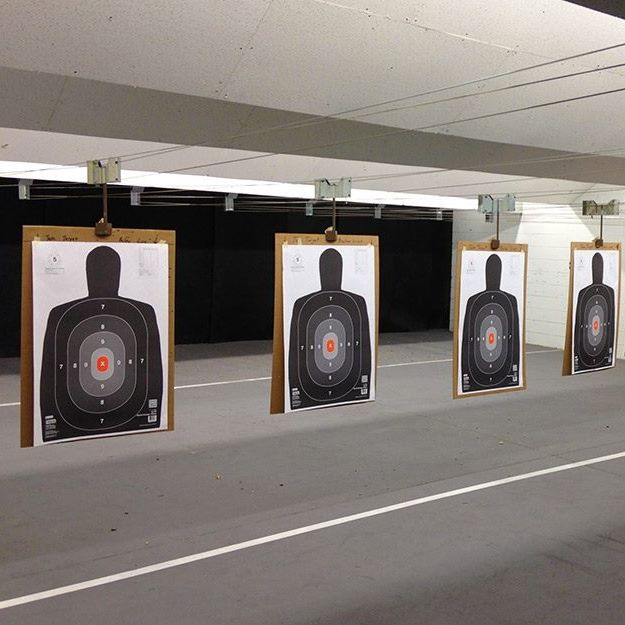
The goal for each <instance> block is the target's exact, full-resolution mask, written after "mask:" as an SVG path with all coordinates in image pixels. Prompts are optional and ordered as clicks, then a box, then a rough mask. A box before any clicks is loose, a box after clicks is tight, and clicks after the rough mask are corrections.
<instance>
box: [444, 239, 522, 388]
mask: <svg viewBox="0 0 625 625" xmlns="http://www.w3.org/2000/svg"><path fill="white" fill-rule="evenodd" d="M464 252H484V253H486V254H484V256H487V257H488V258H490V256H492V255H493V254H494V255H499V254H506V253H509V252H517V253H521V255H522V256H521V258H522V266H521V267H519V268H518V272H519V278H520V280H519V281H518V287H519V289H518V293H517V295H518V297H516V298H510V297H509V296H510V294H509V293H505V292H504V293H503V295H504V296H506V297H502V302H501V304H503V306H504V308H505V307H506V306H507V305H508V304H507V301H508V300H512V301H514V299H516V304H517V306H516V308H517V316H518V327H519V330H520V334H521V336H520V337H519V341H518V363H519V370H520V371H519V374H520V375H519V379H518V382H517V383H516V384H515V385H510V386H502V387H497V388H492V389H485V390H469V391H464V392H462V391H460V390H459V380H460V379H461V365H462V362H461V360H462V345H461V341H462V335H463V332H464V329H463V328H464V323H465V315H464V314H463V309H464V308H465V305H466V306H467V308H468V303H469V302H470V300H468V301H467V302H462V301H461V297H462V293H463V289H462V286H463V279H464V280H467V278H464V276H463V273H462V267H463V254H464ZM467 258H468V256H467ZM486 272H487V275H488V266H487V267H486ZM499 272H500V273H499V278H497V282H499V279H500V278H501V264H500V268H499ZM521 272H522V273H521ZM487 279H488V278H487V277H486V278H485V277H484V274H483V273H480V272H479V271H478V270H477V269H476V274H475V280H476V283H477V282H481V286H480V288H479V289H475V296H476V297H477V296H478V295H479V291H480V290H481V289H483V288H484V286H486V289H485V290H484V291H483V293H484V292H486V290H488V288H489V287H488V284H487V283H485V280H487ZM497 289H499V286H497ZM521 291H522V292H521ZM454 293H455V297H454V337H453V374H452V396H453V398H454V399H461V398H465V397H473V396H482V395H492V394H496V393H505V392H511V391H522V390H525V389H526V388H527V384H526V379H527V376H526V367H525V363H526V358H525V344H526V340H525V336H526V334H525V319H526V314H525V311H526V301H527V245H526V244H524V243H501V244H500V246H499V248H498V249H497V250H493V249H492V248H491V242H490V241H486V242H475V241H459V242H458V247H457V253H456V267H455V289H454ZM491 299H492V298H491ZM519 303H522V314H519V311H518V307H519V306H518V304H519ZM475 305H476V306H477V305H478V300H476V301H475ZM512 309H514V306H512ZM466 313H467V314H469V312H468V310H467V311H466ZM490 313H492V311H490V310H489V311H487V315H488V314H490ZM461 315H462V318H461ZM496 316H497V315H496V313H495V317H493V319H492V324H491V323H490V322H489V321H488V319H486V318H485V319H484V323H485V324H486V325H485V326H484V327H485V328H487V329H488V334H489V336H488V339H487V340H489V341H491V342H492V343H491V345H490V346H489V347H490V348H492V349H493V350H494V352H493V353H494V358H495V360H496V359H497V351H496V350H497V349H501V350H504V349H508V348H507V346H505V344H502V346H501V348H499V344H500V343H501V328H499V321H498V320H497V319H496ZM491 325H492V326H493V328H491V327H490V326H491ZM480 327H481V326H480ZM497 330H499V331H497ZM487 353H488V352H487Z"/></svg>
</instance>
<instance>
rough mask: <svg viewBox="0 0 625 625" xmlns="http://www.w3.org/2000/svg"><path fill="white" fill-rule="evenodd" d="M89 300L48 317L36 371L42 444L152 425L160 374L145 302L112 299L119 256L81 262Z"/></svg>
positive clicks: (103, 252) (102, 250) (152, 319)
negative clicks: (39, 381) (38, 383)
mask: <svg viewBox="0 0 625 625" xmlns="http://www.w3.org/2000/svg"><path fill="white" fill-rule="evenodd" d="M86 271H87V282H88V287H89V295H88V296H87V297H85V298H83V299H80V300H75V301H72V302H67V303H66V304H62V305H60V306H57V307H56V308H54V309H53V310H52V311H51V312H50V315H49V317H48V323H47V329H46V334H45V338H44V345H43V359H42V370H41V397H40V402H41V419H42V424H41V425H42V437H43V440H44V442H47V441H54V440H60V439H65V438H74V437H80V436H93V435H97V434H107V433H113V432H125V431H134V430H141V429H150V428H158V427H160V423H161V408H162V406H161V403H162V395H163V370H162V360H161V350H160V337H159V331H158V325H157V321H156V315H155V313H154V309H153V308H152V306H150V305H149V304H146V303H144V302H139V301H135V300H132V299H129V298H124V297H120V296H119V295H118V288H119V278H120V271H121V259H120V257H119V254H117V252H115V250H113V249H112V248H111V247H108V246H99V247H96V248H95V249H93V250H92V251H91V252H90V253H89V254H88V256H87V261H86Z"/></svg>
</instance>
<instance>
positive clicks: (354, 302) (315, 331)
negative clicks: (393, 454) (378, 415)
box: [285, 246, 373, 410]
mask: <svg viewBox="0 0 625 625" xmlns="http://www.w3.org/2000/svg"><path fill="white" fill-rule="evenodd" d="M302 247H303V251H302V253H301V254H299V253H295V255H294V256H293V258H292V259H291V268H292V270H293V272H294V275H297V274H298V272H300V269H304V270H305V269H306V268H309V267H300V265H301V264H302V263H304V264H306V262H307V261H303V255H304V253H305V251H310V250H306V249H305V248H306V246H302ZM308 247H309V248H310V247H313V246H308ZM314 247H319V246H314ZM346 247H348V246H346ZM356 257H357V255H356ZM318 259H319V260H318V272H319V278H320V283H321V289H320V290H319V291H316V292H313V293H309V294H307V295H305V296H303V297H299V298H298V299H297V300H296V301H295V303H294V305H293V308H292V311H291V315H290V320H291V321H290V328H289V343H288V350H287V353H288V390H287V392H288V405H289V406H290V409H291V410H298V409H304V408H314V407H320V406H327V405H332V404H338V403H348V402H354V401H363V400H368V399H372V398H373V393H372V379H371V374H372V371H371V368H372V362H373V356H372V346H371V343H372V341H371V336H370V320H369V313H368V311H367V302H366V300H365V298H364V297H363V296H362V295H359V294H357V293H353V292H349V291H346V290H343V289H342V288H341V287H342V280H343V272H344V267H343V256H342V255H341V251H339V249H337V248H334V247H332V248H327V249H325V250H324V251H323V252H322V253H321V255H320V256H318ZM310 269H313V268H312V267H310ZM287 270H288V269H287ZM357 270H358V266H357V265H356V271H357ZM314 271H315V273H316V272H317V267H316V263H315V267H314ZM368 271H369V272H373V263H372V262H371V263H369V265H368ZM300 275H301V272H300ZM371 275H372V274H371ZM285 290H286V289H285Z"/></svg>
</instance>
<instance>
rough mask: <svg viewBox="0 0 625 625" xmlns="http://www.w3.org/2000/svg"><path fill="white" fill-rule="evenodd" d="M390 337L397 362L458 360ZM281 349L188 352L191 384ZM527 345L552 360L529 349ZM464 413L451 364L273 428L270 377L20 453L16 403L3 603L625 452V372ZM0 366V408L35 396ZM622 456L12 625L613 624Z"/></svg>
mask: <svg viewBox="0 0 625 625" xmlns="http://www.w3.org/2000/svg"><path fill="white" fill-rule="evenodd" d="M449 338H450V337H449V335H448V334H447V333H442V332H441V333H428V334H414V335H387V336H385V337H383V341H382V343H383V344H382V346H381V350H380V364H382V365H388V364H397V363H406V362H413V361H428V360H445V359H448V358H450V353H451V343H450V340H449ZM269 349H270V346H269V344H268V343H245V344H229V345H213V346H184V347H180V348H179V349H178V353H177V360H178V362H177V369H176V370H177V378H176V384H177V385H184V384H195V383H202V382H213V381H229V380H237V379H241V378H254V377H263V376H268V375H269V368H270V355H269ZM528 349H529V351H530V352H531V351H534V350H539V349H540V348H535V347H534V348H533V347H529V348H528ZM561 358H562V354H561V353H560V352H553V351H552V352H544V351H541V352H540V353H534V354H531V355H529V356H528V363H527V365H528V377H529V390H528V391H526V392H522V393H511V394H504V395H500V396H496V397H489V398H486V397H485V398H474V399H470V400H469V399H467V400H462V401H456V402H453V401H452V400H451V399H450V390H451V389H450V386H451V383H450V378H451V364H450V362H448V361H446V362H437V363H436V362H435V363H429V364H416V365H409V366H400V367H385V368H381V369H380V371H379V383H378V401H377V402H375V403H371V404H366V405H360V406H349V407H344V408H338V409H330V410H319V411H312V412H306V413H300V414H296V415H289V416H285V415H281V416H274V417H270V416H269V415H268V394H269V382H268V381H267V380H261V381H255V382H242V383H235V384H223V385H215V386H206V387H200V388H193V389H181V390H179V391H177V392H176V404H177V409H176V416H177V429H176V431H175V432H173V433H162V434H150V435H145V436H133V437H123V438H115V439H108V440H106V439H104V440H98V441H85V442H81V443H70V444H65V445H52V446H48V447H45V448H38V449H30V450H20V449H19V448H18V410H19V409H18V408H17V407H15V406H8V407H2V408H0V502H1V506H0V535H1V540H0V601H1V600H3V599H9V598H13V597H18V596H21V595H26V594H30V593H34V592H38V591H41V590H46V589H49V588H55V587H59V586H64V585H67V584H71V583H75V582H81V581H84V580H89V579H92V578H97V577H101V576H104V575H109V574H113V573H117V572H120V571H126V570H129V569H134V568H136V567H140V566H144V565H149V564H154V563H158V562H162V561H166V560H169V559H172V558H177V557H180V556H184V555H188V554H194V553H197V552H201V551H205V550H207V549H212V548H216V547H222V546H225V545H230V544H232V543H236V542H239V541H245V540H248V539H252V538H257V537H261V536H265V535H269V534H274V533H276V532H281V531H284V530H289V529H292V528H297V527H300V526H304V525H309V524H311V523H317V522H320V521H326V520H329V519H333V518H336V517H341V516H344V515H348V514H353V513H356V512H361V511H365V510H370V509H375V508H379V507H381V506H385V505H389V504H394V503H398V502H402V501H405V500H409V499H413V498H417V497H422V496H425V495H430V494H435V493H442V492H446V491H449V490H451V489H456V488H459V487H464V486H470V485H473V484H478V483H481V482H486V481H489V480H495V479H499V478H503V477H506V476H510V475H517V474H522V473H526V472H528V471H534V470H537V469H543V468H547V467H553V466H556V465H561V464H565V463H567V462H571V461H577V460H585V459H588V458H593V457H597V456H603V455H606V454H610V453H615V452H620V451H623V450H625V415H624V412H625V409H624V405H625V402H624V399H625V392H624V391H623V389H624V388H625V367H624V366H623V364H622V363H619V366H617V368H616V369H615V370H612V371H608V372H602V373H597V374H593V375H585V376H578V377H576V378H575V379H573V378H571V377H569V378H562V377H561V376H560V374H559V372H560V367H561ZM18 387H19V383H18V377H17V362H16V361H0V403H7V402H11V401H17V400H18V399H19V397H18V395H19V388H18ZM624 590H625V460H613V461H610V462H605V463H602V464H597V465H594V466H589V467H584V468H577V469H573V470H570V471H565V472H561V473H556V474H552V475H548V476H544V477H539V478H534V479H530V480H524V481H519V482H516V483H513V484H507V485H502V486H498V487H496V488H491V489H488V490H483V491H479V492H474V493H470V494H466V495H461V496H457V497H453V498H449V499H445V500H442V501H436V502H432V503H427V504H424V505H419V506H417V507H413V508H408V509H405V510H401V511H396V512H391V513H388V514H384V515H381V516H375V517H372V518H368V519H364V520H359V521H355V522H353V523H348V524H345V525H341V526H337V527H332V528H329V529H323V530H320V531H316V532H313V533H307V534H305V535H301V536H296V537H293V538H288V539H286V540H281V541H279V542H273V543H270V544H266V545H262V546H258V547H253V548H250V549H245V550H242V551H238V552H236V553H230V554H227V555H223V556H219V557H215V558H212V559H209V560H204V561H200V562H195V563H193V564H187V565H184V566H179V567H176V568H172V569H169V570H166V571H161V572H157V573H152V574H148V575H144V576H140V577H136V578H133V579H127V580H124V581H119V582H115V583H110V584H106V585H103V586H100V587H97V588H92V589H88V590H82V591H79V592H75V593H71V594H66V595H63V596H59V597H55V598H51V599H46V600H42V601H37V602H34V603H29V604H27V605H23V606H18V607H12V608H8V609H4V610H1V611H0V623H2V625H13V624H15V625H17V624H19V625H39V624H41V625H44V624H45V625H74V624H76V625H78V624H80V625H83V624H85V623H89V625H104V624H106V625H110V624H112V623H114V624H115V625H125V624H133V625H134V624H137V623H149V624H150V625H173V624H176V625H191V624H193V625H200V624H202V625H205V624H210V625H213V624H215V625H221V624H230V625H265V624H266V625H279V624H285V625H286V624H288V625H313V624H318V625H321V624H337V625H338V624H340V625H348V624H349V625H374V624H375V625H381V624H387V623H388V624H405V625H415V624H421V623H423V624H427V625H438V624H440V625H455V624H458V625H460V624H462V625H489V624H493V625H508V624H509V625H513V624H514V625H516V624H528V625H529V624H531V625H536V624H537V623H540V624H543V623H544V624H547V623H548V624H549V625H554V624H563V625H564V624H566V625H576V624H580V625H581V624H583V625H589V624H592V625H603V624H608V623H610V624H612V623H613V624H619V625H622V623H623V613H624V611H625V592H624Z"/></svg>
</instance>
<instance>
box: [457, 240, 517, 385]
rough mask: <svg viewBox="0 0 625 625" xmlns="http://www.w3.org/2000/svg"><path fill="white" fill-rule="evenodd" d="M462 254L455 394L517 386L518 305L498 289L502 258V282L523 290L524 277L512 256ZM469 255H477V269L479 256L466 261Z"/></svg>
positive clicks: (499, 286)
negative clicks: (503, 278)
mask: <svg viewBox="0 0 625 625" xmlns="http://www.w3.org/2000/svg"><path fill="white" fill-rule="evenodd" d="M462 254H463V255H467V258H466V259H464V261H466V262H465V263H464V264H463V265H462V267H463V271H462V272H461V276H460V279H461V280H462V281H464V282H465V284H464V288H462V287H461V292H462V294H463V296H464V297H463V299H464V301H463V302H462V303H461V310H462V311H463V316H462V317H461V322H460V323H461V328H462V338H461V341H460V345H459V350H460V360H459V364H460V371H459V376H458V380H459V388H458V390H457V394H458V395H461V394H465V393H475V392H487V391H494V390H501V389H508V388H513V387H518V386H520V385H521V345H522V340H521V335H520V331H521V328H522V323H521V319H520V315H519V304H518V300H517V297H516V296H515V295H514V294H513V293H510V292H507V291H504V290H502V288H501V282H502V259H503V262H506V265H507V267H506V269H507V279H509V280H510V281H511V282H512V280H515V281H516V282H517V283H518V288H519V289H520V290H521V291H522V289H523V281H524V274H523V271H522V270H521V268H520V266H518V265H519V263H518V262H517V261H518V258H517V259H515V260H513V259H512V258H511V256H510V254H512V253H506V252H501V253H497V252H489V253H487V252H482V251H479V252H472V251H466V250H465V251H463V252H462ZM471 254H476V255H482V264H481V266H480V269H479V270H478V265H479V263H478V260H479V257H478V256H475V258H471V257H470V255H471ZM484 256H486V260H485V263H484V262H483V260H484ZM482 267H483V269H482ZM478 285H479V286H478ZM479 287H481V289H479ZM478 289H479V290H478Z"/></svg>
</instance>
